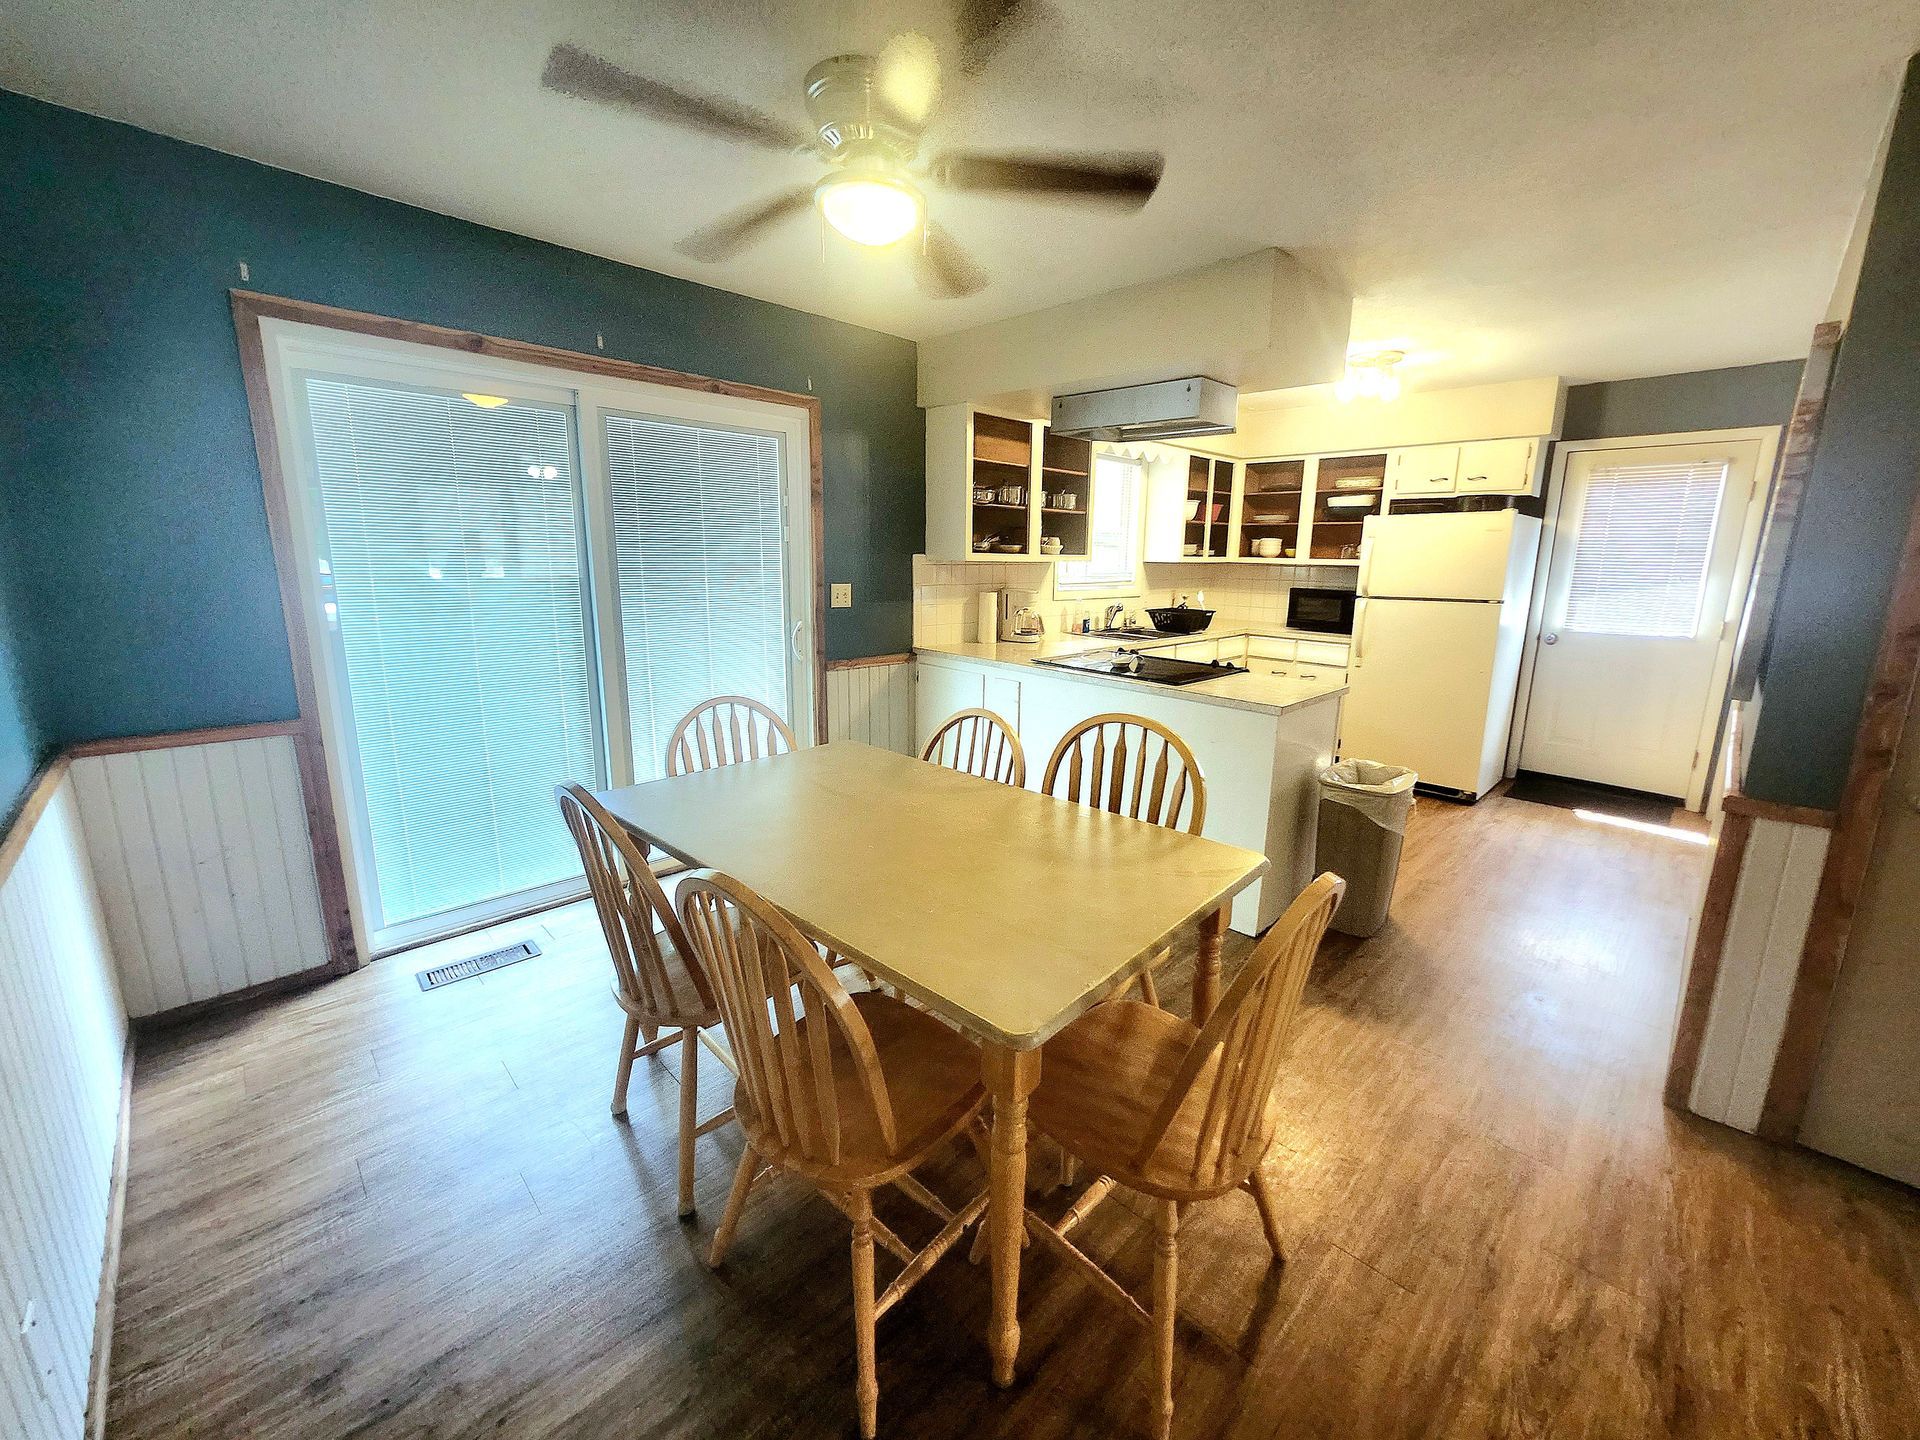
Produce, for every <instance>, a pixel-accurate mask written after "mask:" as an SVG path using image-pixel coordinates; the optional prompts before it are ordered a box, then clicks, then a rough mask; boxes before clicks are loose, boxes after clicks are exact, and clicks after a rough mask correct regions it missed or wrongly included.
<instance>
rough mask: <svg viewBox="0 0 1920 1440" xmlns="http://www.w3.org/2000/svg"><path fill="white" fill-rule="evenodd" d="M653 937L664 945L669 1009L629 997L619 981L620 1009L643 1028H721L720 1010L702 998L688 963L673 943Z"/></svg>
mask: <svg viewBox="0 0 1920 1440" xmlns="http://www.w3.org/2000/svg"><path fill="white" fill-rule="evenodd" d="M653 938H654V941H655V942H656V943H657V944H658V945H659V946H660V956H661V958H662V959H663V960H665V961H666V962H667V963H666V966H665V969H666V972H667V984H668V985H669V986H670V987H671V988H672V995H671V997H670V1000H669V1005H668V1008H666V1009H660V1008H657V1007H654V1006H649V1005H647V1004H646V1003H645V1002H644V1001H642V1000H641V999H640V997H638V996H637V995H629V994H627V992H626V991H624V990H622V989H621V988H620V984H619V982H618V981H617V980H616V981H615V982H614V986H613V998H614V999H616V1000H618V1001H619V1002H620V1008H621V1009H622V1010H624V1011H626V1012H627V1014H629V1015H631V1016H633V1017H634V1019H636V1020H638V1021H640V1022H641V1023H642V1024H643V1025H654V1026H659V1027H662V1028H675V1027H678V1028H684V1027H687V1026H693V1027H696V1028H698V1029H705V1028H706V1027H707V1026H709V1025H718V1024H719V1023H720V1012H719V1010H718V1009H716V1008H715V1007H714V1006H712V1005H709V1004H707V1003H706V1001H704V1000H702V999H701V998H700V991H699V990H698V989H697V988H696V987H695V985H694V983H693V976H692V975H691V974H690V973H688V966H687V962H686V960H685V959H684V958H683V957H682V956H681V954H680V952H679V951H678V950H677V949H675V948H674V944H673V942H672V941H671V940H669V939H667V937H666V936H665V935H663V934H659V933H657V932H656V933H655V935H654V937H653Z"/></svg>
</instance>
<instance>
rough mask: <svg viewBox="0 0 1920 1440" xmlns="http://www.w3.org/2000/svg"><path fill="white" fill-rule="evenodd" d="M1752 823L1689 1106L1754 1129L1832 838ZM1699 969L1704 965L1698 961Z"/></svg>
mask: <svg viewBox="0 0 1920 1440" xmlns="http://www.w3.org/2000/svg"><path fill="white" fill-rule="evenodd" d="M1729 822H1731V823H1745V824H1747V825H1750V827H1751V828H1750V830H1749V831H1748V833H1747V837H1746V844H1745V850H1744V853H1743V854H1742V856H1741V859H1740V874H1739V879H1738V881H1737V882H1735V885H1734V890H1733V900H1732V905H1731V907H1730V908H1729V910H1728V912H1727V916H1726V922H1725V932H1724V933H1725V939H1724V941H1723V943H1722V946H1721V949H1720V954H1719V971H1718V974H1717V975H1716V976H1715V979H1714V985H1713V1000H1712V1005H1711V1008H1710V1009H1709V1010H1708V1012H1707V1021H1706V1030H1705V1034H1704V1036H1703V1038H1702V1040H1701V1045H1700V1057H1699V1062H1698V1065H1697V1068H1696V1069H1695V1071H1694V1077H1693V1088H1692V1093H1691V1098H1690V1100H1689V1102H1688V1108H1690V1109H1691V1110H1692V1111H1693V1112H1694V1113H1695V1114H1697V1115H1704V1116H1706V1117H1707V1118H1708V1119H1709V1120H1718V1121H1720V1122H1721V1123H1722V1124H1724V1125H1731V1126H1733V1127H1735V1128H1736V1129H1739V1130H1745V1131H1748V1132H1750V1133H1751V1132H1752V1131H1755V1130H1757V1129H1758V1128H1759V1125H1760V1112H1761V1109H1762V1107H1763V1106H1764V1105H1765V1103H1766V1098H1767V1086H1768V1084H1769V1083H1770V1082H1771V1080H1772V1078H1773V1062H1774V1057H1775V1056H1776V1054H1777V1053H1778V1052H1779V1049H1780V1037H1781V1035H1782V1034H1784V1033H1785V1031H1786V1024H1787V1007H1788V1005H1789V1004H1790V1003H1791V1002H1792V999H1793V987H1794V981H1795V978H1796V977H1797V976H1798V974H1799V971H1800V952H1801V949H1802V948H1803V946H1804V945H1805V944H1806V938H1807V924H1808V922H1809V921H1810V920H1811V918H1812V915H1813V899H1814V892H1815V891H1816V890H1817V889H1818V888H1819V885H1820V871H1821V867H1822V866H1823V865H1824V864H1825V862H1826V856H1827V843H1828V841H1829V839H1830V838H1831V832H1830V831H1828V830H1827V829H1826V828H1824V827H1823V826H1819V825H1799V824H1793V823H1791V822H1789V821H1785V820H1774V819H1765V818H1760V817H1757V816H1756V817H1752V818H1750V819H1749V818H1747V817H1737V816H1729V817H1725V818H1724V819H1723V821H1722V835H1721V843H1723V844H1724V843H1725V826H1726V824H1727V823H1729ZM1695 963H1696V964H1697V963H1699V960H1698V958H1697V957H1696V960H1695Z"/></svg>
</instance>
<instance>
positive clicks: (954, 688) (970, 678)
mask: <svg viewBox="0 0 1920 1440" xmlns="http://www.w3.org/2000/svg"><path fill="white" fill-rule="evenodd" d="M913 669H914V679H915V682H916V684H915V691H916V693H915V696H914V722H915V723H914V727H913V736H914V754H916V755H917V754H919V753H920V752H921V751H922V750H924V749H926V748H927V741H929V740H931V739H932V738H933V732H934V731H936V730H938V729H939V728H940V727H941V726H942V725H944V724H945V723H946V722H947V721H948V720H949V719H950V718H951V717H952V716H954V715H957V714H959V713H960V712H961V711H962V710H977V709H979V708H980V706H981V705H983V704H985V703H986V685H985V682H984V681H983V680H982V678H981V674H980V671H978V670H977V669H974V668H973V667H972V666H959V665H929V664H927V663H926V662H925V661H924V660H923V661H922V662H921V663H920V664H918V665H915V666H914V667H913ZM1014 683H1015V684H1016V685H1017V684H1018V683H1019V682H1018V681H1015V682H1014ZM1007 718H1008V719H1012V718H1013V717H1012V716H1008V717H1007Z"/></svg>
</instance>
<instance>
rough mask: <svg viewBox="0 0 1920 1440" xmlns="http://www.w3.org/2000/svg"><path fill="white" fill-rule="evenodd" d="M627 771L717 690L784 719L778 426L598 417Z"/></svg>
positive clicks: (649, 773)
mask: <svg viewBox="0 0 1920 1440" xmlns="http://www.w3.org/2000/svg"><path fill="white" fill-rule="evenodd" d="M604 426H605V438H606V449H607V480H608V484H609V488H610V491H611V495H612V505H613V541H614V565H615V570H616V579H617V584H618V591H619V602H620V630H621V647H622V654H623V656H624V658H625V661H626V686H627V707H628V725H629V728H630V731H631V734H632V743H633V778H634V780H635V781H636V782H639V781H646V780H652V779H657V778H659V777H660V776H661V775H662V774H664V773H665V759H666V747H667V741H668V739H669V737H671V735H672V734H673V727H674V726H675V725H677V724H678V723H679V721H680V718H681V717H682V716H683V715H685V714H686V713H687V711H689V710H691V709H692V708H693V707H694V706H695V705H697V704H699V703H700V702H701V701H703V700H707V699H710V698H712V697H713V696H715V695H720V694H735V695H746V696H749V697H751V698H753V699H755V700H760V701H764V702H765V703H766V704H768V705H770V706H772V707H773V709H775V710H776V711H778V712H779V713H780V714H781V715H782V716H783V717H785V718H786V719H787V720H788V721H789V723H791V721H792V719H793V714H792V709H791V705H790V703H789V701H790V696H789V693H788V682H787V605H786V554H785V548H784V546H783V544H782V538H783V537H782V529H783V525H782V515H783V509H782V496H781V485H780V475H781V453H780V452H781V441H780V439H779V437H777V436H773V435H765V434H754V433H750V432H744V431H738V430H724V429H716V428H709V427H704V426H698V425H690V424H686V423H684V422H679V421H669V420H660V419H654V418H650V417H646V416H640V415H624V414H615V413H608V414H606V416H605V418H604Z"/></svg>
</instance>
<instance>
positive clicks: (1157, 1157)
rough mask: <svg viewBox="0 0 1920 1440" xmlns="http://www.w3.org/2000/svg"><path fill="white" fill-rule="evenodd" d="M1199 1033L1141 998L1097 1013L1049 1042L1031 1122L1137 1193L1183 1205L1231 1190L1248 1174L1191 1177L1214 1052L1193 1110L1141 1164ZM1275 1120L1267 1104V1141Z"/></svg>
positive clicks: (1185, 1109) (1191, 1095)
mask: <svg viewBox="0 0 1920 1440" xmlns="http://www.w3.org/2000/svg"><path fill="white" fill-rule="evenodd" d="M1199 1033H1200V1032H1199V1031H1198V1030H1197V1029H1195V1028H1194V1026H1193V1025H1192V1024H1191V1023H1190V1022H1188V1021H1186V1020H1183V1019H1181V1018H1180V1017H1179V1016H1178V1015H1173V1014H1169V1013H1168V1012H1167V1011H1165V1010H1160V1009H1157V1008H1155V1007H1154V1006H1152V1005H1142V1004H1141V1003H1140V1002H1139V1001H1137V1000H1109V1001H1108V1002H1107V1003H1106V1004H1104V1005H1099V1006H1096V1007H1095V1008H1094V1009H1092V1010H1089V1011H1088V1012H1087V1013H1086V1014H1085V1015H1082V1016H1081V1017H1080V1018H1079V1019H1078V1020H1076V1021H1074V1022H1073V1023H1072V1024H1071V1025H1069V1026H1068V1027H1067V1028H1066V1029H1065V1030H1062V1031H1061V1032H1060V1033H1059V1034H1058V1035H1056V1036H1054V1037H1053V1039H1051V1040H1049V1041H1048V1042H1047V1044H1046V1048H1045V1050H1044V1051H1042V1052H1041V1061H1040V1084H1039V1086H1038V1088H1037V1089H1035V1090H1034V1092H1033V1096H1032V1098H1031V1100H1030V1101H1029V1102H1028V1111H1027V1117H1028V1119H1029V1120H1030V1121H1031V1123H1032V1124H1033V1126H1034V1128H1036V1129H1037V1130H1039V1131H1040V1132H1041V1133H1043V1134H1045V1135H1047V1136H1048V1137H1049V1138H1051V1139H1053V1140H1056V1141H1058V1142H1059V1143H1060V1144H1061V1145H1062V1146H1064V1147H1065V1148H1066V1150H1067V1151H1068V1153H1070V1154H1072V1155H1074V1156H1075V1157H1076V1158H1078V1159H1079V1160H1080V1161H1081V1162H1082V1163H1083V1164H1085V1165H1087V1166H1088V1167H1089V1168H1090V1169H1092V1170H1094V1171H1097V1172H1098V1173H1099V1174H1102V1175H1111V1176H1112V1177H1113V1178H1114V1179H1115V1180H1117V1181H1119V1182H1120V1183H1121V1184H1122V1185H1125V1186H1126V1187H1127V1188H1128V1189H1130V1190H1138V1191H1140V1192H1141V1193H1143V1194H1147V1195H1155V1196H1158V1197H1159V1198H1161V1199H1163V1200H1180V1201H1189V1200H1204V1199H1207V1198H1209V1197H1210V1196H1213V1195H1217V1194H1221V1193H1224V1192H1225V1191H1227V1190H1231V1189H1233V1188H1234V1186H1236V1185H1238V1184H1239V1183H1240V1181H1241V1180H1242V1179H1243V1178H1245V1177H1243V1176H1240V1175H1234V1176H1232V1177H1230V1178H1229V1179H1228V1180H1227V1181H1226V1182H1225V1183H1222V1184H1211V1183H1208V1184H1202V1183H1200V1182H1197V1181H1195V1180H1194V1179H1193V1175H1192V1167H1193V1154H1194V1146H1195V1144H1196V1142H1197V1139H1198V1137H1199V1133H1200V1127H1201V1124H1202V1122H1203V1120H1204V1118H1205V1110H1206V1097H1207V1095H1208V1094H1209V1093H1210V1091H1211V1090H1212V1088H1213V1085H1212V1082H1213V1072H1214V1071H1215V1070H1216V1069H1217V1068H1218V1066H1219V1055H1218V1054H1217V1053H1216V1054H1215V1055H1214V1056H1213V1057H1211V1058H1210V1059H1209V1060H1208V1061H1207V1063H1206V1064H1205V1065H1204V1066H1203V1067H1201V1070H1200V1074H1199V1076H1198V1077H1197V1080H1196V1082H1195V1084H1194V1085H1193V1086H1192V1088H1191V1089H1190V1090H1189V1091H1188V1094H1187V1103H1186V1104H1184V1105H1183V1106H1181V1108H1180V1110H1179V1111H1178V1112H1177V1113H1176V1114H1175V1116H1174V1120H1173V1123H1172V1124H1171V1125H1169V1126H1168V1127H1167V1133H1166V1134H1165V1135H1164V1136H1163V1137H1162V1138H1161V1141H1160V1143H1159V1145H1158V1146H1157V1147H1155V1149H1154V1151H1153V1153H1152V1154H1151V1155H1150V1156H1148V1157H1147V1158H1146V1160H1145V1161H1144V1163H1143V1162H1142V1161H1141V1159H1140V1149H1141V1147H1142V1146H1143V1145H1144V1144H1145V1142H1146V1137H1147V1134H1148V1132H1149V1130H1150V1129H1151V1128H1152V1126H1153V1123H1154V1120H1155V1118H1156V1117H1157V1116H1158V1114H1159V1112H1160V1106H1161V1104H1162V1103H1163V1102H1164V1101H1165V1100H1166V1097H1167V1093H1168V1091H1169V1090H1170V1089H1171V1088H1172V1086H1173V1083H1174V1081H1175V1080H1176V1079H1177V1078H1178V1075H1179V1071H1180V1065H1181V1062H1182V1061H1184V1060H1185V1059H1186V1057H1187V1050H1188V1048H1189V1047H1190V1046H1191V1045H1192V1044H1193V1042H1194V1039H1195V1037H1197V1036H1198V1035H1199ZM1276 1119H1277V1111H1276V1109H1275V1107H1274V1105H1273V1102H1272V1101H1271V1100H1269V1101H1268V1102H1267V1110H1266V1123H1265V1124H1264V1125H1263V1126H1262V1127H1261V1133H1262V1134H1263V1135H1269V1136H1270V1135H1272V1134H1273V1131H1274V1125H1275V1122H1276ZM1262 1148H1264V1147H1262Z"/></svg>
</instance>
